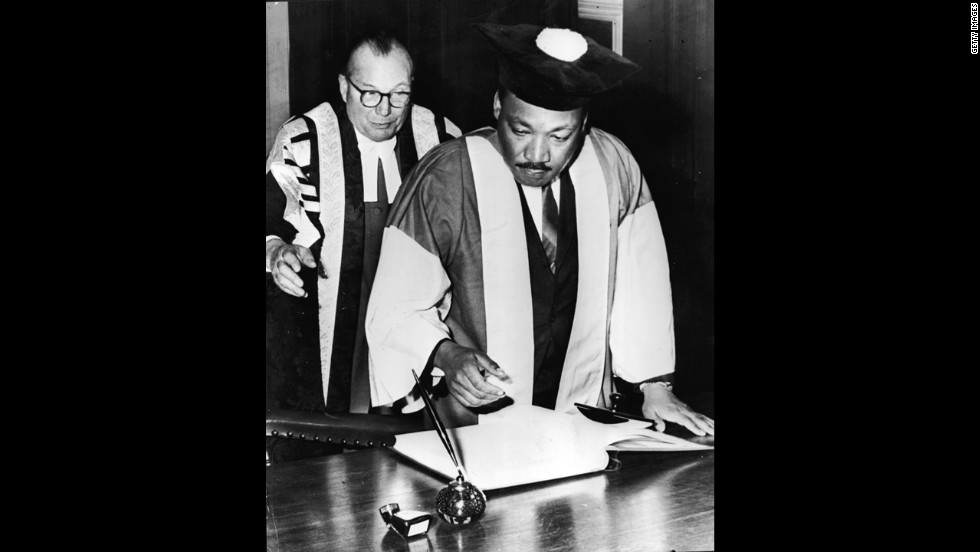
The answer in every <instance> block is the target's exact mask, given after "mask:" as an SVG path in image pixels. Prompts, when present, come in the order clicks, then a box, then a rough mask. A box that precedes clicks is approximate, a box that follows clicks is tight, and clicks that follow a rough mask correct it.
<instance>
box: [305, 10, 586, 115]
mask: <svg viewBox="0 0 980 552" xmlns="http://www.w3.org/2000/svg"><path fill="white" fill-rule="evenodd" d="M577 13H578V12H577V7H576V2H574V1H573V0H532V1H527V0H493V1H476V0H463V1H457V2H446V1H439V0H322V1H312V0H310V1H303V2H290V4H289V28H290V37H289V38H290V105H291V108H292V112H293V113H294V114H295V113H300V112H303V111H307V110H309V109H311V108H313V107H315V106H316V105H318V104H319V103H321V102H323V101H327V100H335V99H337V100H339V92H338V90H337V74H338V72H340V71H341V70H342V65H343V63H344V61H345V56H346V53H347V49H348V48H349V46H350V43H351V42H352V41H353V40H354V39H356V37H357V35H359V34H361V33H362V32H364V31H365V30H367V29H369V28H385V29H387V30H389V31H391V32H393V34H395V36H396V37H398V38H399V40H401V41H402V42H403V43H404V44H405V46H406V48H408V50H409V53H411V54H412V59H413V62H414V63H415V82H414V83H413V97H414V100H415V101H416V102H417V103H419V104H420V105H424V106H426V107H429V108H432V109H435V110H437V111H439V112H441V113H443V114H444V115H447V116H448V117H450V118H451V119H452V120H453V121H454V122H455V123H456V124H457V125H459V126H460V128H462V129H463V130H472V129H474V128H478V127H480V126H485V125H488V124H492V122H493V117H492V113H491V104H492V101H493V93H494V90H495V89H496V74H497V63H496V58H495V56H494V53H493V50H492V49H491V47H490V46H489V45H488V44H487V43H486V41H485V40H484V39H483V38H482V37H481V36H480V35H479V34H478V33H477V31H476V30H474V29H473V28H472V24H474V23H479V22H485V21H490V22H495V23H504V24H515V23H536V24H541V25H552V26H564V27H571V26H574V25H575V22H576V21H577Z"/></svg>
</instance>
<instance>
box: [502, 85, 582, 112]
mask: <svg viewBox="0 0 980 552" xmlns="http://www.w3.org/2000/svg"><path fill="white" fill-rule="evenodd" d="M507 94H510V95H511V96H514V97H515V98H520V96H518V95H517V94H514V93H513V92H511V91H510V90H508V89H507V87H506V86H504V85H502V84H497V95H498V96H499V97H500V102H501V103H503V101H504V96H505V95H507ZM590 103H592V101H591V99H586V100H585V103H584V104H582V105H581V106H579V107H582V108H584V110H583V111H582V113H583V115H588V113H589V104H590Z"/></svg>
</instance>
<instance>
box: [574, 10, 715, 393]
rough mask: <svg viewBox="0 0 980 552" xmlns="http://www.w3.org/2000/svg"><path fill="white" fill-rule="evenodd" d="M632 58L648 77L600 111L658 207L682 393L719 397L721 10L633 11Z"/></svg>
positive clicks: (629, 21)
mask: <svg viewBox="0 0 980 552" xmlns="http://www.w3.org/2000/svg"><path fill="white" fill-rule="evenodd" d="M624 10H625V12H624V28H623V55H625V56H626V57H627V58H629V59H630V60H632V61H634V62H636V63H637V64H639V65H640V67H641V68H642V69H641V71H640V72H639V73H637V74H636V75H634V76H633V77H630V78H629V79H628V80H627V81H626V82H625V83H623V85H622V86H620V87H618V88H616V89H614V90H612V91H610V92H609V93H608V94H606V95H604V96H603V97H600V98H599V99H597V101H596V102H595V105H594V108H593V121H594V122H595V124H596V125H597V126H600V127H601V128H604V129H606V130H609V131H610V132H612V133H613V134H616V135H617V136H619V137H620V138H622V139H623V141H624V142H625V143H626V144H627V146H629V147H630V149H631V151H632V152H633V154H634V155H635V156H636V158H637V161H638V162H639V164H640V167H641V168H642V169H643V172H644V174H645V175H646V177H647V180H648V181H649V183H650V189H651V193H652V194H653V197H654V201H655V202H656V203H657V210H658V212H659V214H660V219H661V224H662V225H663V229H664V237H665V239H666V242H667V253H668V255H669V257H670V267H671V283H672V288H673V296H674V318H675V320H674V322H675V326H674V329H675V335H676V347H677V373H676V375H675V381H676V383H677V385H678V388H688V389H691V390H698V389H713V388H714V2H713V1H711V0H649V1H644V2H626V3H625V7H624Z"/></svg>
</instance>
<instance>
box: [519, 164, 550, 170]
mask: <svg viewBox="0 0 980 552" xmlns="http://www.w3.org/2000/svg"><path fill="white" fill-rule="evenodd" d="M514 166H515V167H517V168H518V169H530V170H532V171H550V170H551V167H549V166H548V165H545V164H544V163H515V164H514Z"/></svg>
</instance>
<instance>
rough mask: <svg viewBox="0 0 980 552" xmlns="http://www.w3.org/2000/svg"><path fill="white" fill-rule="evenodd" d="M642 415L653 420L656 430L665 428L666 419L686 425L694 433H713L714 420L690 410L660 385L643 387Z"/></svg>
mask: <svg viewBox="0 0 980 552" xmlns="http://www.w3.org/2000/svg"><path fill="white" fill-rule="evenodd" d="M643 417H645V418H649V419H651V420H655V421H656V422H657V424H656V428H657V431H663V430H664V429H666V427H667V424H665V423H664V420H666V421H668V422H674V423H677V424H680V425H682V426H684V427H686V428H687V429H689V430H691V432H692V433H694V434H695V435H704V434H706V433H707V434H708V435H714V434H715V421H714V420H712V419H711V418H709V417H707V416H705V415H704V414H698V413H697V412H695V411H693V410H691V407H689V406H687V405H686V404H684V403H682V402H681V401H680V399H678V398H677V396H676V395H674V394H673V393H672V392H671V391H670V390H669V389H667V388H665V387H663V386H662V385H657V384H652V385H647V386H646V387H645V388H644V389H643Z"/></svg>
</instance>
